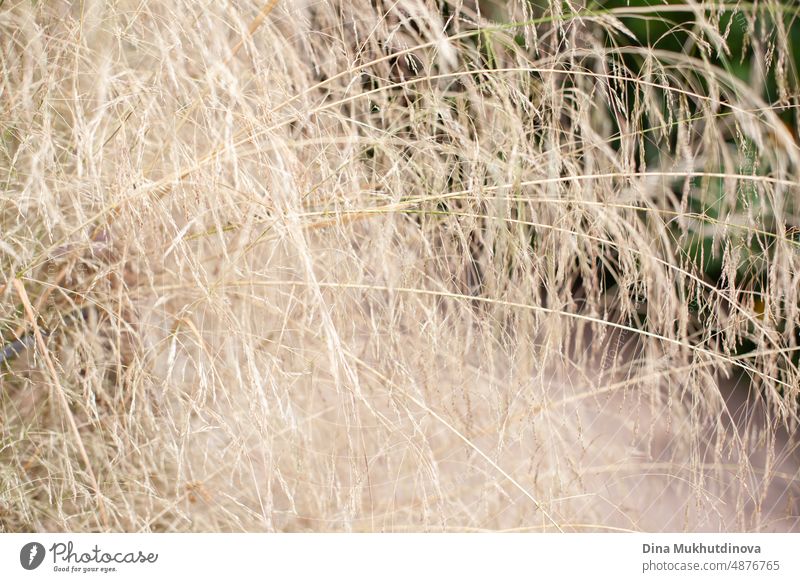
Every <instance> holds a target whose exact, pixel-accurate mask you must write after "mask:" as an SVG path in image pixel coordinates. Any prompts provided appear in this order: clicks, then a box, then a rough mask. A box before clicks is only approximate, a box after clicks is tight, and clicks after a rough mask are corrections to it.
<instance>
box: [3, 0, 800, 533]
mask: <svg viewBox="0 0 800 582" xmlns="http://www.w3.org/2000/svg"><path fill="white" fill-rule="evenodd" d="M444 5H446V8H445V9H443V8H442V6H444ZM498 5H500V6H502V3H498ZM526 6H527V4H526V3H524V2H519V3H513V2H511V3H509V5H508V6H505V7H503V8H502V9H500V8H498V7H497V6H495V7H494V8H493V10H494V11H493V12H491V13H490V12H489V10H490V7H489V4H488V3H487V4H484V5H482V8H483V12H482V13H481V12H480V11H479V10H478V7H477V6H475V5H474V4H472V3H470V2H466V1H465V2H456V1H455V0H448V1H447V2H444V1H442V2H434V1H433V0H399V1H397V2H389V1H382V0H375V1H369V2H368V1H366V0H353V1H348V2H340V1H339V0H320V1H319V2H283V1H281V2H276V1H274V0H264V1H262V0H230V1H227V2H197V1H190V0H153V1H148V2H142V1H140V0H115V1H107V2H104V1H99V0H95V1H91V0H86V1H85V2H66V1H60V0H49V1H46V2H36V1H29V0H25V1H21V0H5V2H3V3H2V6H0V43H2V49H1V50H0V67H1V68H2V69H1V70H0V104H2V117H0V124H2V125H1V126H0V140H1V141H0V182H1V183H2V185H3V187H2V194H0V196H1V197H0V268H1V269H2V281H0V291H2V294H1V296H2V303H1V304H0V305H2V307H1V308H0V330H2V342H3V343H2V347H3V350H4V351H3V358H2V359H3V362H2V363H1V364H0V365H1V366H2V369H0V419H2V422H0V438H1V439H2V440H1V441H0V530H5V531H27V530H36V531H42V530H48V531H55V530H68V531H89V530H114V531H195V530H198V531H231V530H233V531H241V530H245V531H264V530H266V531H297V530H324V531H328V530H334V531H340V530H345V531H364V530H367V531H405V530H425V531H463V530H467V531H473V530H517V531H540V530H542V531H554V530H564V531H575V530H578V531H584V530H600V531H605V530H612V531H615V530H619V529H621V530H662V529H665V530H684V529H685V530H692V531H696V530H726V531H733V530H754V531H765V530H792V529H797V528H798V525H799V523H800V522H798V515H799V514H800V501H798V495H799V494H800V475H799V474H798V467H800V453H798V451H797V445H798V438H797V436H796V435H795V429H796V427H797V420H798V412H799V410H798V396H800V373H799V372H798V358H797V351H798V341H799V338H800V336H798V320H799V319H800V318H799V317H798V315H799V313H800V310H799V306H800V297H799V293H800V291H799V289H800V269H798V267H799V266H800V254H798V249H800V243H798V237H797V235H796V232H797V231H796V230H792V229H793V228H794V229H797V227H798V226H800V202H798V200H799V198H798V197H799V196H800V194H798V192H799V189H798V188H799V186H800V182H798V178H799V177H800V176H798V170H799V169H800V149H799V148H798V146H797V143H796V141H795V137H794V136H793V134H792V129H791V128H790V127H788V126H787V125H785V124H784V123H783V121H781V120H780V119H779V117H778V113H779V112H780V111H783V110H785V109H786V108H787V107H792V106H793V105H794V103H795V101H794V100H793V99H794V97H793V96H792V93H791V91H792V89H791V87H793V86H794V85H793V83H794V78H793V72H792V70H791V66H790V64H787V63H791V59H790V58H788V57H787V51H788V49H789V47H788V40H787V38H788V36H787V31H786V28H785V26H784V25H783V24H782V23H783V22H784V18H783V15H784V14H785V13H786V12H787V10H788V9H787V7H785V6H783V5H781V4H780V3H778V2H762V3H761V7H754V6H751V5H745V4H739V10H738V11H734V12H735V18H736V19H738V20H736V22H737V23H738V25H740V26H745V27H749V29H750V30H751V32H752V34H751V38H752V43H753V44H752V46H751V49H750V50H752V51H753V54H754V55H755V60H754V65H753V74H754V75H755V77H754V78H766V77H767V76H769V75H774V76H775V77H776V78H778V79H779V86H780V87H781V91H782V94H781V95H780V96H779V102H777V103H772V102H767V101H766V100H765V96H764V94H763V91H762V90H761V87H760V85H759V83H757V82H756V83H752V84H745V83H742V82H741V81H739V80H737V78H735V77H734V76H733V75H732V74H731V73H730V72H729V70H726V69H725V67H720V66H719V65H715V64H714V63H715V62H716V60H715V59H716V56H718V55H725V54H726V42H727V40H726V38H727V37H726V30H725V26H726V25H725V20H724V18H723V15H725V14H728V13H730V12H731V11H732V10H733V9H732V7H730V6H729V7H727V8H726V7H725V5H722V4H716V3H705V4H703V5H699V4H698V3H690V4H689V7H690V8H691V10H694V11H695V12H696V14H695V18H694V22H693V23H691V25H688V24H687V25H686V27H685V31H687V32H688V33H689V34H690V35H691V38H692V42H691V47H687V50H685V51H683V52H670V51H665V50H662V49H658V48H641V47H637V46H635V45H634V44H633V43H631V42H630V37H629V35H628V33H627V31H626V29H625V26H624V23H623V20H620V19H621V18H623V17H624V16H626V15H628V16H631V17H634V16H635V17H637V18H638V17H641V18H663V14H664V13H665V12H666V11H668V10H672V8H663V9H662V10H663V11H664V12H654V11H652V10H650V11H642V10H638V9H635V8H627V9H626V8H622V9H617V10H614V11H608V10H604V9H602V7H597V6H595V7H593V8H592V7H589V8H580V3H574V8H575V10H577V11H578V12H579V13H580V14H576V13H575V12H570V11H569V10H568V8H567V7H566V6H567V3H564V4H563V6H565V7H564V8H563V9H561V8H558V9H555V8H554V9H552V10H550V9H548V10H546V11H542V10H537V11H533V12H530V13H529V12H528V11H527V10H528V9H527V8H526ZM554 6H555V7H558V6H562V3H561V2H557V3H554ZM684 9H686V7H684ZM487 15H490V16H492V17H494V18H498V19H503V20H504V21H506V22H509V21H510V22H514V23H519V24H516V25H515V26H511V25H504V24H498V22H499V20H498V21H491V20H489V19H488V17H487ZM770 18H772V24H771V25H770V27H769V31H770V33H769V35H764V34H760V33H761V32H763V31H764V30H766V28H764V27H765V26H766V25H765V22H767V23H768V22H769V21H770V20H769V19H770ZM726 58H730V59H732V60H735V59H736V58H737V55H728V57H726ZM631 63H637V66H636V67H632V66H631ZM759 75H760V77H759ZM709 209H711V210H709ZM703 241H709V242H708V245H707V246H703V245H702V244H700V243H702V242H703ZM701 248H702V253H703V256H702V258H701V257H699V256H698V255H699V252H700V251H699V250H698V249H701ZM695 251H697V252H695ZM706 255H708V256H706ZM711 259H714V260H718V261H719V262H720V265H721V266H720V270H721V275H720V276H719V277H717V278H713V277H709V276H708V273H707V272H706V271H705V270H704V268H703V261H706V260H711ZM743 346H749V348H747V349H744V347H743Z"/></svg>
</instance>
